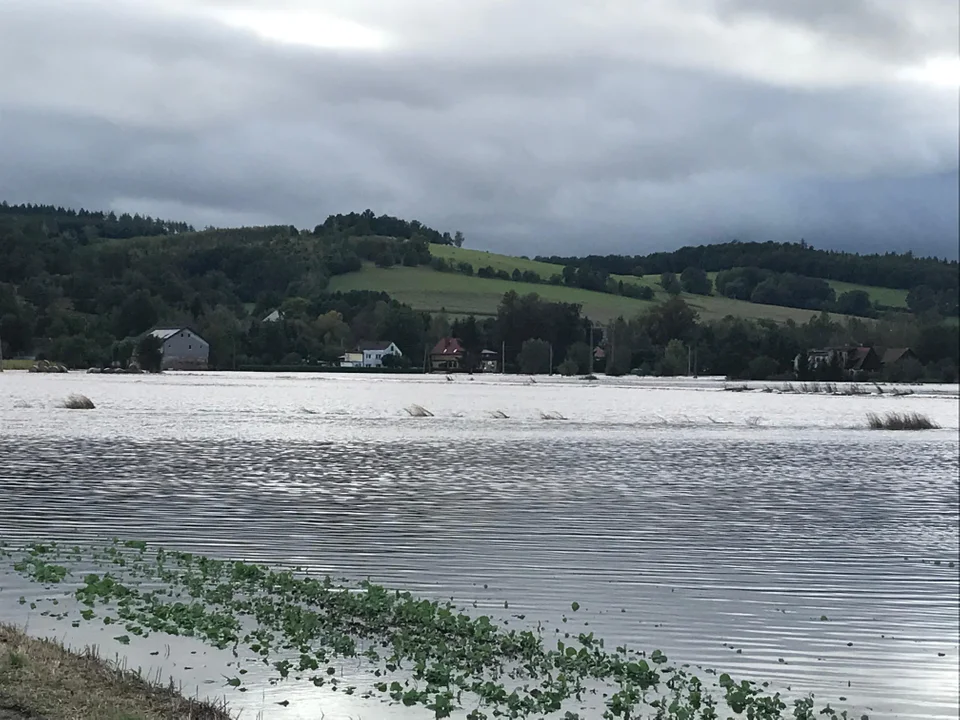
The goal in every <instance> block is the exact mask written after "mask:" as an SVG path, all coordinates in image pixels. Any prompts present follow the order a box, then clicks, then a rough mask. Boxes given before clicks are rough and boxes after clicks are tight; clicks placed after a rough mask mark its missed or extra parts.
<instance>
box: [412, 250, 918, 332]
mask: <svg viewBox="0 0 960 720" xmlns="http://www.w3.org/2000/svg"><path fill="white" fill-rule="evenodd" d="M430 254H431V255H433V256H434V257H442V258H444V259H445V260H448V261H453V262H468V263H470V264H471V265H473V269H474V271H476V270H477V269H478V268H481V267H486V266H489V267H492V268H493V269H494V270H505V271H506V272H508V273H512V272H513V271H514V270H519V271H520V272H524V271H525V270H530V271H532V272H535V273H538V274H539V275H540V277H542V278H543V279H544V280H547V279H548V278H550V276H551V275H555V274H558V273H560V272H561V271H562V270H563V268H562V267H561V266H559V265H554V264H552V263H546V262H540V261H538V260H528V259H527V258H522V257H513V256H510V255H500V254H498V253H491V252H487V251H484V250H471V249H468V248H457V247H454V246H452V245H431V246H430ZM707 276H708V277H709V278H710V280H711V281H713V280H716V276H717V273H716V272H710V273H707ZM611 277H612V278H613V279H614V280H622V281H623V282H624V283H632V284H634V285H648V286H650V287H652V288H653V289H654V290H655V291H657V293H658V297H657V300H658V301H659V300H663V299H666V293H664V292H663V291H662V290H661V288H660V276H659V275H644V276H643V277H636V276H634V275H611ZM827 282H828V283H829V284H830V286H831V287H833V289H834V290H835V291H836V293H837V295H840V294H841V293H844V292H848V291H850V290H863V291H864V292H866V293H867V294H868V295H869V296H870V300H871V301H872V302H876V303H880V304H881V305H885V306H887V307H896V308H900V307H902V308H904V309H906V307H907V291H906V290H899V289H896V288H885V287H875V286H872V285H859V284H856V283H847V282H841V281H839V280H827ZM541 294H542V293H541ZM684 298H685V299H687V300H688V301H690V300H691V299H692V302H693V304H697V301H698V300H699V301H701V302H700V304H704V303H703V302H702V301H703V300H704V298H701V297H699V296H696V295H686V294H685V295H684ZM708 300H718V301H723V300H726V298H723V297H717V296H714V297H711V298H709V299H708ZM731 302H737V305H740V304H742V303H740V302H738V301H731ZM747 304H748V305H749V304H752V303H747ZM722 307H723V303H722V302H721V303H719V304H717V303H710V302H707V303H706V304H705V307H704V311H705V312H707V313H708V314H712V313H713V312H715V311H720V310H721V308H722ZM762 307H764V308H765V309H764V310H762V311H760V312H756V311H754V312H752V313H751V312H749V311H746V310H742V309H739V308H738V307H737V306H733V307H730V309H729V310H728V311H727V314H732V315H741V316H743V317H771V314H770V312H772V311H773V310H774V308H773V306H762ZM778 309H779V308H778ZM798 312H801V313H804V314H802V315H786V316H784V315H783V314H782V313H781V314H780V315H779V316H778V317H776V318H774V319H777V320H785V319H787V318H788V317H792V318H793V319H794V320H800V319H806V318H807V317H809V315H810V313H809V312H806V311H803V310H800V311H798Z"/></svg>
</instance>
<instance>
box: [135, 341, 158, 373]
mask: <svg viewBox="0 0 960 720" xmlns="http://www.w3.org/2000/svg"><path fill="white" fill-rule="evenodd" d="M137 363H138V364H139V365H140V367H141V368H142V369H143V370H146V371H147V372H154V373H157V372H160V366H161V365H162V364H163V341H162V340H161V339H160V338H158V337H157V336H155V335H144V336H143V337H142V338H141V339H140V342H139V343H137Z"/></svg>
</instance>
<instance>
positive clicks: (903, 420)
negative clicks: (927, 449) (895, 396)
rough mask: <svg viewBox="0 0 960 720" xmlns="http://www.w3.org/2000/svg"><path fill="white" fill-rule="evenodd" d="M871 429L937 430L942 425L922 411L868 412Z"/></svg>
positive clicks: (868, 424) (868, 422) (868, 423)
mask: <svg viewBox="0 0 960 720" xmlns="http://www.w3.org/2000/svg"><path fill="white" fill-rule="evenodd" d="M867 426H868V427H869V428H870V429H871V430H936V429H938V428H939V427H940V426H939V425H937V424H936V423H935V422H933V421H932V420H931V419H930V418H928V417H927V416H926V415H921V414H920V413H898V412H888V413H887V414H886V415H882V416H881V415H877V414H876V413H868V414H867Z"/></svg>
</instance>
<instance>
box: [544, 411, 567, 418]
mask: <svg viewBox="0 0 960 720" xmlns="http://www.w3.org/2000/svg"><path fill="white" fill-rule="evenodd" d="M540 419H541V420H566V418H565V417H564V416H563V415H561V414H560V413H558V412H555V411H551V412H543V410H541V411H540Z"/></svg>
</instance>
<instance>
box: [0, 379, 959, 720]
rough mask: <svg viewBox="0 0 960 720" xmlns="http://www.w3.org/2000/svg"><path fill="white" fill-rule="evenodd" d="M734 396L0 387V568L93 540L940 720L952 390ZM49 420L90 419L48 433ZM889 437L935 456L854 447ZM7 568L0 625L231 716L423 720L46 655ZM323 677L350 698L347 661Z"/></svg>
mask: <svg viewBox="0 0 960 720" xmlns="http://www.w3.org/2000/svg"><path fill="white" fill-rule="evenodd" d="M739 385H740V384H739V383H738V384H737V388H736V389H737V390H742V391H739V392H729V391H727V390H725V383H723V382H720V381H710V380H700V381H690V380H687V381H683V380H678V381H676V382H669V381H661V380H658V381H654V380H638V379H632V378H631V379H624V380H620V381H610V380H607V379H601V381H599V382H586V381H583V380H578V379H569V380H567V379H564V380H561V379H559V378H556V379H546V378H544V379H538V380H537V382H536V383H532V382H530V381H529V380H527V379H525V378H499V377H480V376H477V377H476V378H475V379H470V378H468V377H466V376H459V377H456V378H455V379H454V380H452V381H446V380H445V378H443V377H425V378H423V377H379V378H369V377H368V378H357V377H348V376H333V375H296V376H294V375H287V376H276V375H243V374H230V375H218V374H203V375H186V374H183V375H178V374H170V375H164V376H158V377H147V376H134V377H126V376H88V375H80V374H70V375H55V376H37V375H28V374H26V373H11V372H6V373H3V374H2V375H0V541H3V542H6V543H8V544H10V545H12V546H22V545H25V544H26V543H29V542H33V541H37V540H44V541H46V540H57V541H61V542H65V543H67V544H70V545H72V544H75V543H83V544H91V543H92V544H103V543H106V542H108V541H109V539H110V538H112V537H115V536H116V537H120V538H122V539H136V540H143V541H147V542H148V543H150V544H159V545H162V546H164V547H166V548H168V549H176V550H184V551H189V552H196V553H202V554H205V555H210V556H213V557H217V558H224V559H242V560H246V561H255V562H262V563H267V564H270V565H272V566H287V567H296V566H299V567H302V568H304V569H305V570H306V571H308V572H310V573H311V574H319V575H321V576H322V575H325V574H330V575H333V576H336V577H345V578H347V579H349V580H354V581H356V580H363V579H366V578H369V579H371V580H372V581H374V582H377V583H382V584H384V585H386V586H388V587H391V588H394V587H395V588H399V589H403V590H409V591H411V592H413V593H414V594H416V595H419V596H423V597H428V598H436V599H449V598H453V599H454V602H455V603H456V604H458V606H462V607H465V608H466V609H467V611H468V612H470V613H472V614H476V615H479V614H487V615H490V616H492V617H498V618H503V619H506V620H509V621H510V622H511V623H513V624H515V625H517V626H521V625H524V626H526V625H531V624H532V625H536V623H538V622H540V623H542V625H543V627H544V628H545V633H546V632H549V633H550V637H552V636H553V633H554V632H555V630H562V631H563V632H561V633H560V636H561V637H563V634H564V633H565V632H571V633H574V632H575V633H579V632H594V633H595V634H596V635H597V636H598V637H603V638H605V639H606V642H607V646H608V647H613V646H614V645H616V644H619V643H626V644H628V645H629V646H630V647H634V648H643V649H646V650H648V651H652V650H654V649H660V650H662V651H663V652H664V653H666V654H667V655H668V656H669V657H670V659H671V660H673V661H675V662H680V663H692V664H697V665H702V666H704V667H706V668H716V669H717V670H718V671H720V672H729V673H731V674H735V675H736V676H737V677H743V678H748V679H753V680H769V681H771V683H773V685H774V686H776V687H777V688H781V689H783V691H784V692H787V688H789V689H790V690H789V692H787V694H789V693H790V692H795V693H798V694H803V693H811V692H812V693H815V694H816V696H817V698H818V700H822V701H824V702H826V701H829V702H830V703H831V704H832V706H833V707H835V708H838V709H850V710H851V711H855V712H854V713H853V716H854V717H860V715H861V714H863V713H867V714H869V717H870V718H911V719H914V718H916V719H920V718H938V719H946V718H956V717H957V713H958V680H957V677H958V631H960V630H958V612H960V606H958V592H960V582H958V573H960V570H958V568H957V566H956V561H957V557H958V552H960V549H958V536H960V530H958V524H960V510H958V473H960V461H958V412H960V400H958V395H957V386H937V387H927V388H919V387H917V388H910V390H912V391H914V394H910V395H903V396H896V397H895V396H893V394H892V392H891V388H885V391H884V393H883V394H876V393H875V389H874V388H873V387H872V386H869V387H865V388H864V389H863V390H864V391H865V392H871V393H873V394H867V395H847V396H845V395H832V394H830V395H824V394H800V393H790V394H782V393H780V392H764V390H765V389H769V390H779V389H780V387H781V386H779V385H777V384H774V383H769V384H767V383H754V384H748V387H747V388H746V389H745V390H744V389H743V388H741V387H740V386H739ZM71 393H83V394H84V395H86V396H88V397H89V398H90V399H91V400H93V402H94V403H95V404H96V409H94V410H66V409H63V408H62V407H61V406H60V405H61V404H62V401H63V399H64V398H65V397H67V396H68V395H70V394H71ZM414 405H418V406H420V407H422V408H423V409H425V410H427V411H428V412H429V416H423V417H418V416H416V415H420V414H422V413H419V412H417V411H414V412H413V414H411V413H410V412H409V409H411V408H412V406H414ZM889 411H898V412H911V413H912V412H919V413H922V414H924V415H926V416H928V417H929V418H930V419H931V420H933V421H934V422H936V423H937V424H939V425H940V426H941V429H937V430H928V431H923V432H888V431H876V430H868V429H867V415H868V413H880V414H882V413H886V412H889ZM8 570H10V568H8V567H0V620H7V621H13V622H17V623H20V624H26V623H29V628H30V631H31V632H34V633H37V634H46V633H51V634H55V635H57V636H58V637H62V638H64V639H66V640H67V641H68V642H71V643H74V644H78V645H83V644H88V643H96V644H98V645H99V646H100V648H101V651H102V652H103V653H104V654H106V655H109V656H112V655H113V654H114V653H117V654H119V655H120V656H121V657H122V658H126V661H127V662H128V664H129V665H132V666H140V667H143V668H144V669H145V670H146V671H148V672H150V673H151V674H157V673H159V674H161V675H162V676H169V675H172V676H173V677H175V678H176V679H177V680H178V681H182V682H183V685H184V687H185V688H193V690H194V691H196V692H199V694H201V695H214V696H224V695H225V696H226V698H227V700H228V702H229V703H230V705H231V706H232V707H233V708H235V709H237V710H243V717H256V716H257V714H258V713H260V714H261V715H262V717H265V718H281V719H282V720H287V719H290V720H294V719H299V718H303V719H306V718H311V719H313V718H317V717H320V715H321V713H322V714H323V715H324V716H325V717H326V718H328V719H330V720H333V719H339V718H348V717H351V718H356V717H363V718H381V717H383V718H388V720H389V719H390V718H427V717H432V716H433V713H431V712H430V711H427V710H424V709H422V708H420V709H417V708H404V707H402V706H388V705H385V704H383V703H382V702H381V701H380V700H379V699H366V698H363V697H361V696H360V693H358V694H357V695H353V696H349V695H345V694H344V693H331V692H329V691H326V690H324V689H317V688H315V687H313V686H312V685H310V684H309V683H304V682H296V681H294V680H293V679H292V678H291V679H289V680H287V681H284V682H282V683H278V684H272V683H271V678H272V676H271V675H270V673H268V672H267V670H269V668H264V666H263V665H262V664H257V663H255V662H250V663H249V665H247V666H245V667H244V669H245V670H246V671H247V672H245V674H244V680H243V687H242V688H233V687H230V686H229V685H227V684H226V683H225V678H228V677H234V676H235V675H236V670H235V669H232V668H235V667H236V665H235V663H237V662H245V661H246V660H247V659H245V658H240V660H239V661H238V660H237V659H236V658H234V657H233V656H232V654H231V653H230V652H221V651H217V650H215V649H211V648H210V647H208V646H205V645H202V644H200V643H199V642H198V641H195V640H190V639H184V638H171V637H169V636H164V635H162V634H157V633H154V634H151V635H150V636H149V637H147V638H133V640H132V641H131V642H130V643H129V644H123V643H121V642H118V641H116V640H115V639H114V638H115V636H118V635H119V632H118V631H117V629H116V628H109V627H107V628H104V627H103V626H102V625H101V626H98V625H96V624H89V625H87V624H80V626H79V627H73V624H72V622H71V621H70V620H69V619H66V620H64V619H56V618H54V617H53V615H54V614H58V612H60V611H61V610H62V608H65V607H66V605H67V601H66V600H65V599H64V598H63V597H62V596H63V592H64V591H65V590H67V589H69V587H70V585H69V582H70V579H69V578H68V585H67V587H64V588H58V589H56V590H48V589H44V588H43V587H42V586H40V585H38V584H36V583H32V582H29V581H27V580H25V579H24V578H23V577H22V576H21V575H19V574H17V573H13V572H7V571H8ZM4 573H6V574H4ZM74 579H75V580H79V579H80V578H74ZM50 597H59V598H60V600H59V602H60V604H61V605H60V606H58V607H61V606H62V607H61V610H58V611H57V612H51V611H52V608H51V607H50V605H49V603H47V604H45V603H44V601H45V599H46V598H50ZM574 602H575V603H577V604H578V606H579V609H578V611H577V612H576V613H575V614H573V613H571V604H572V603H574ZM32 604H33V605H36V607H31V605H32ZM45 611H46V614H44V612H45ZM74 614H75V613H74ZM520 616H522V617H520ZM564 618H566V620H564ZM228 663H229V664H230V665H228ZM340 672H341V673H342V674H343V675H344V676H346V677H349V678H351V679H352V681H353V682H355V684H356V685H357V686H359V687H362V686H363V685H364V683H367V684H369V683H371V682H373V680H372V678H371V677H368V676H367V673H366V671H365V669H364V668H363V667H361V666H359V665H358V664H357V663H354V664H353V665H350V664H349V663H348V664H347V665H346V666H344V667H341V668H340ZM241 689H242V690H243V692H241ZM841 698H842V699H841ZM281 702H282V703H288V704H286V705H278V703H281ZM584 716H585V717H599V716H600V714H599V712H598V713H597V714H596V715H591V714H590V712H589V711H587V712H586V714H585V715H584Z"/></svg>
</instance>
